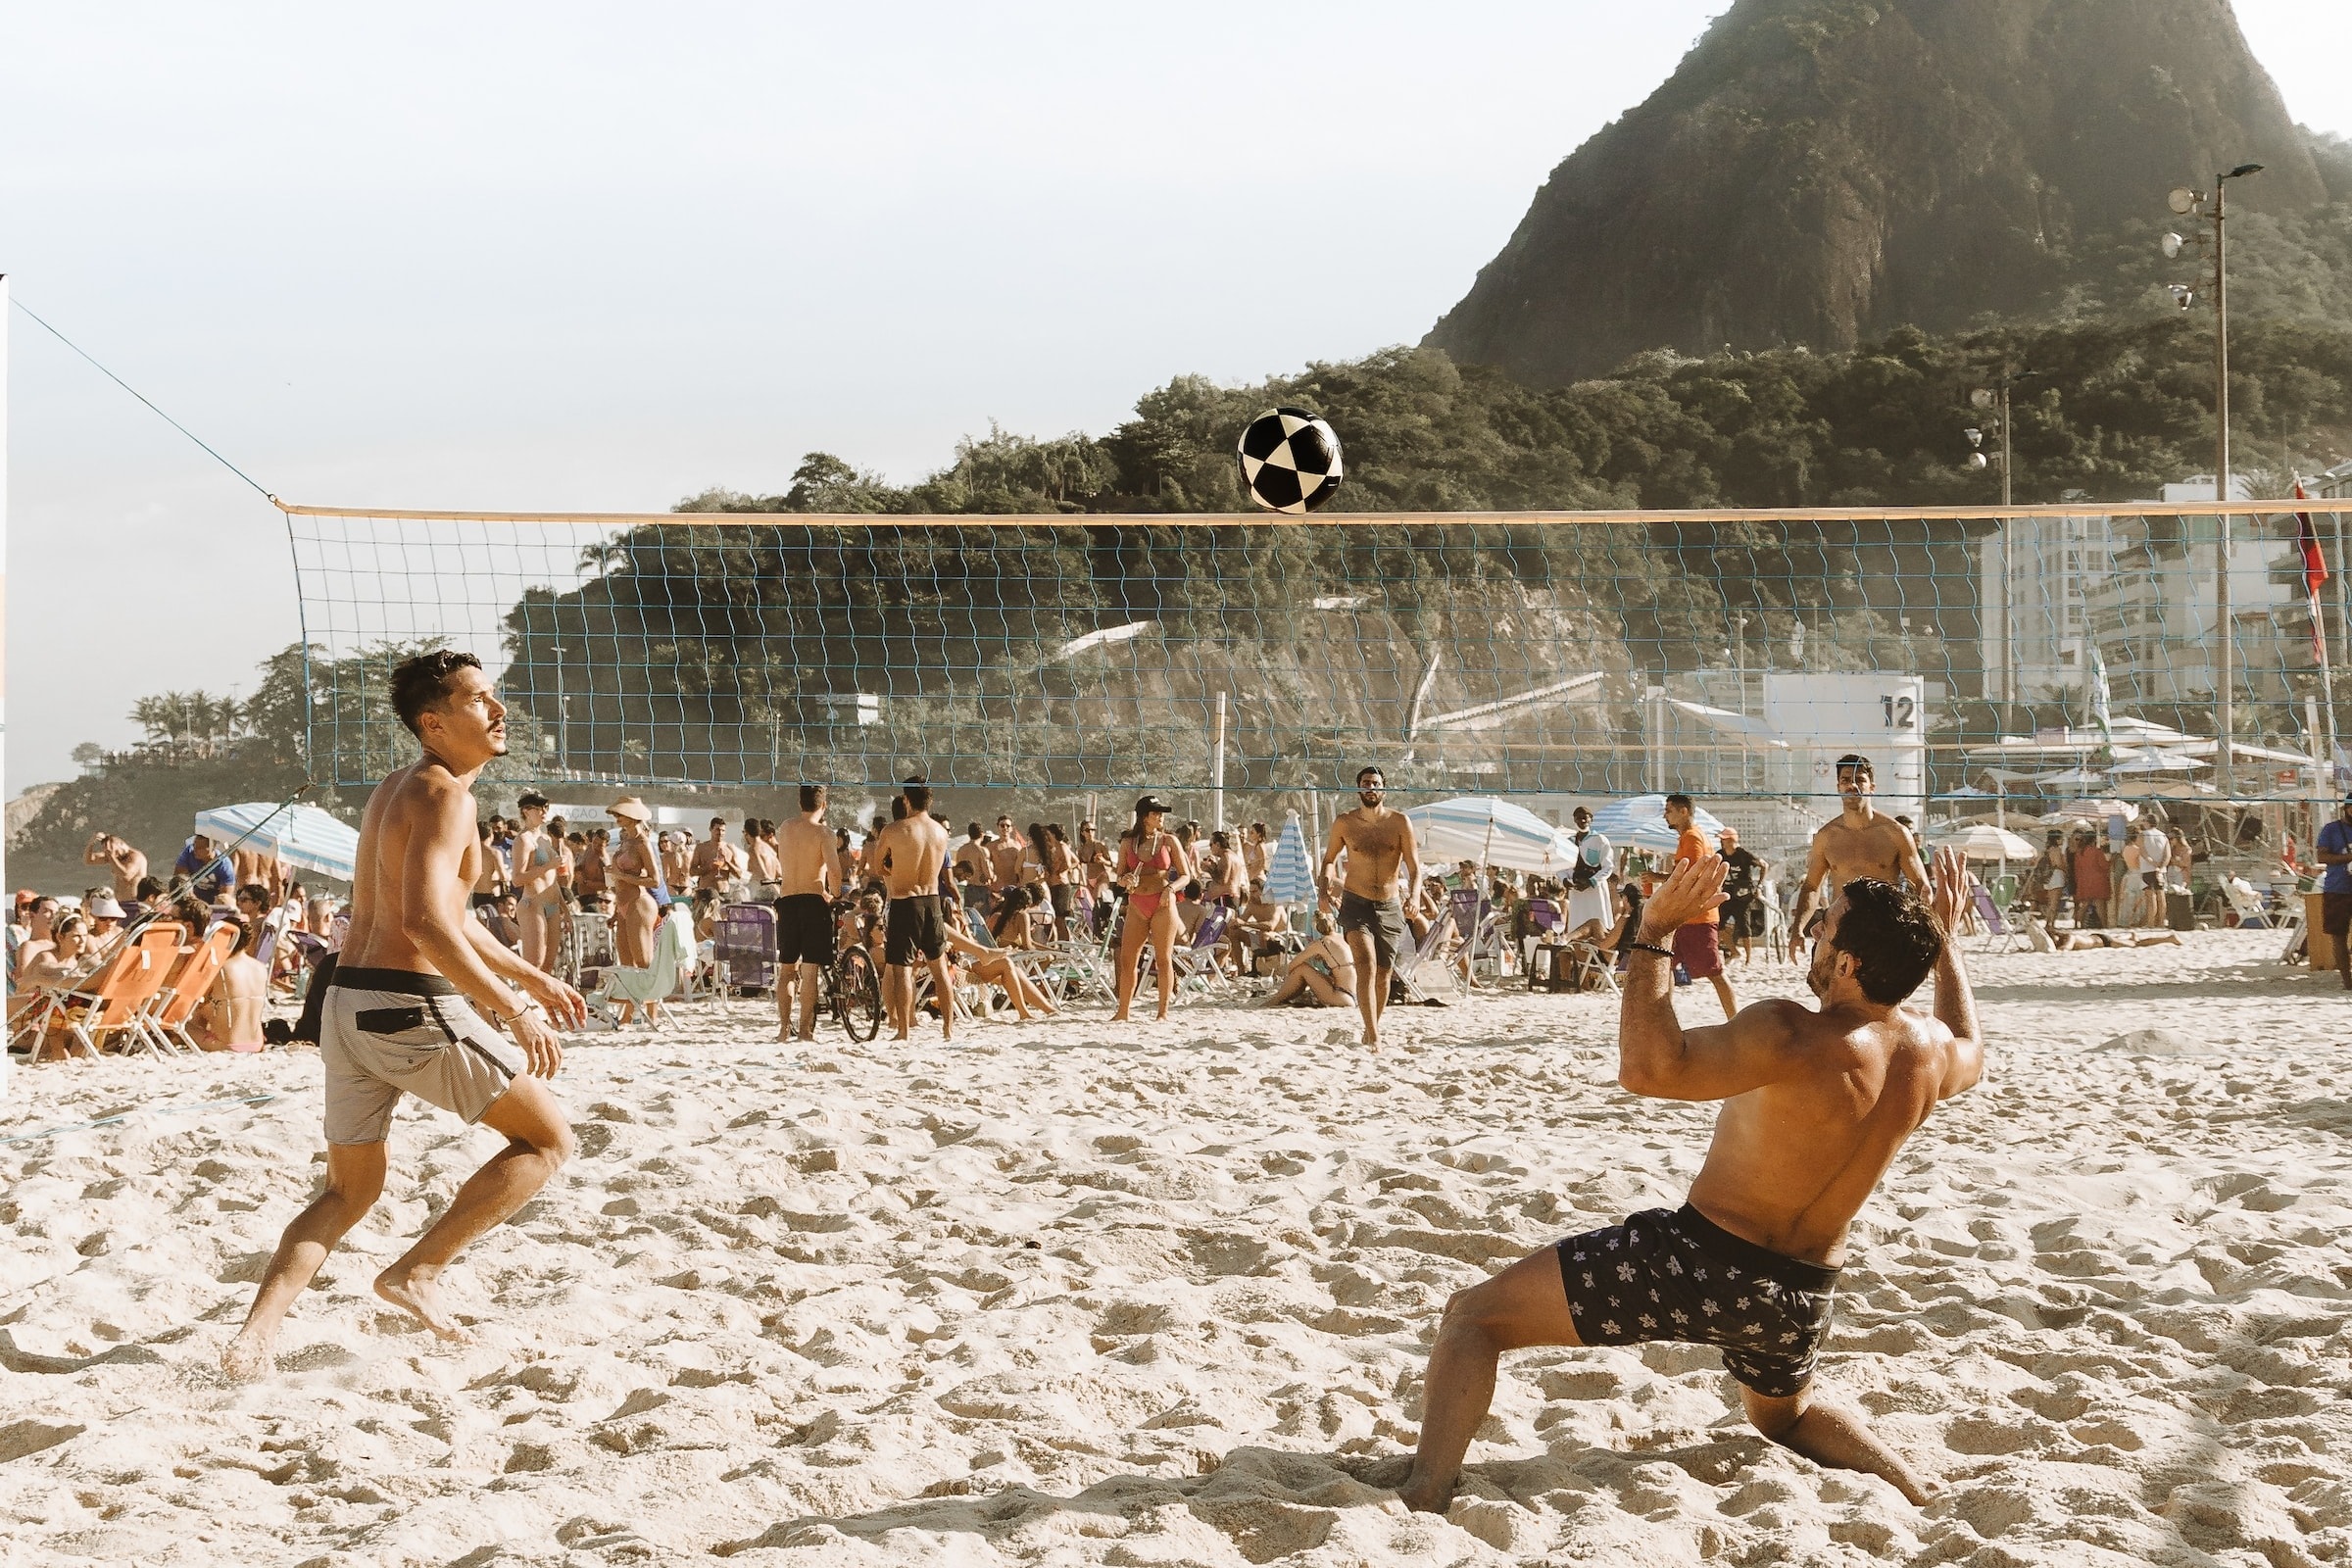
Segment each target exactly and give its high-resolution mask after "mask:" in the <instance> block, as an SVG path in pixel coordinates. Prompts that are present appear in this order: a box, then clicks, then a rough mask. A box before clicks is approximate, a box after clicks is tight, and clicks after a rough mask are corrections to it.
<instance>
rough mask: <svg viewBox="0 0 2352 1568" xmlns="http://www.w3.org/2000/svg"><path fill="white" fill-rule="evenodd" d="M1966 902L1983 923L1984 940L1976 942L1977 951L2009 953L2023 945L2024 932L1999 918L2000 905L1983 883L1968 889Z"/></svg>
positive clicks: (2024, 943)
mask: <svg viewBox="0 0 2352 1568" xmlns="http://www.w3.org/2000/svg"><path fill="white" fill-rule="evenodd" d="M1968 902H1969V905H1970V907H1972V908H1974V909H1975V910H1976V911H1977V918H1978V919H1979V920H1982V921H1983V922H1984V923H1985V940H1984V941H1983V942H1981V943H1980V944H1978V947H1977V951H1978V952H1979V953H2011V952H2014V951H2016V950H2017V949H2018V948H2021V947H2024V946H2026V945H2027V943H2026V934H2025V932H2024V930H2023V929H2022V928H2021V927H2019V926H2014V925H2011V924H2010V923H2009V922H2008V921H2006V920H2004V919H2002V918H2001V907H2000V906H1999V905H1997V904H1995V903H1994V902H1993V899H1992V893H1991V890H1990V889H1988V888H1986V887H1985V885H1984V884H1983V883H1981V882H1980V883H1978V884H1977V885H1976V886H1974V887H1972V888H1970V889H1969V890H1968Z"/></svg>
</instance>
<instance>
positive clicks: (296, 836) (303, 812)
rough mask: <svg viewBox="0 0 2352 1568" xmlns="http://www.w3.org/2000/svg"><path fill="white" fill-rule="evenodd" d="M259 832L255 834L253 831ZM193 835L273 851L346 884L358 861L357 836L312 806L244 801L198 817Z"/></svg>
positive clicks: (357, 832) (345, 824)
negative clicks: (240, 841)
mask: <svg viewBox="0 0 2352 1568" xmlns="http://www.w3.org/2000/svg"><path fill="white" fill-rule="evenodd" d="M257 827H258V828H259V831H258V832H257V831H255V829H256V828H257ZM196 831H197V832H199V833H201V834H203V835H204V836H205V837H206V838H209V839H211V840H212V841H213V843H214V844H215V845H216V846H220V845H225V844H228V843H230V842H232V841H233V840H236V839H239V838H245V835H246V834H248V833H251V834H252V835H253V836H252V837H251V838H246V839H245V842H246V843H247V844H248V845H250V846H251V847H252V848H254V849H257V850H274V851H276V852H277V854H278V856H279V857H280V858H283V859H284V860H285V862H286V863H287V864H288V865H298V866H301V867H302V868H303V869H304V870H306V871H317V872H319V873H320V874H321V875H324V876H331V877H333V878H335V879H336V880H337V881H340V882H349V881H351V880H352V878H353V876H354V875H355V874H356V872H357V868H358V865H359V858H360V830H359V829H358V828H355V827H353V826H352V825H351V824H350V823H348V822H345V821H343V820H342V819H341V818H340V817H335V816H330V815H328V814H327V813H326V812H324V811H321V810H320V809H319V808H317V807H316V806H277V805H274V804H273V803H271V802H269V801H247V802H245V803H244V804H242V805H239V806H216V807H214V808H212V809H210V810H206V811H199V812H197V813H196Z"/></svg>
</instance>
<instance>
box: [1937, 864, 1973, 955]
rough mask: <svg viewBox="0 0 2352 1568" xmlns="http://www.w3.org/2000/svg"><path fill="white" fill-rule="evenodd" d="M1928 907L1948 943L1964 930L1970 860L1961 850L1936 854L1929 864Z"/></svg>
mask: <svg viewBox="0 0 2352 1568" xmlns="http://www.w3.org/2000/svg"><path fill="white" fill-rule="evenodd" d="M1928 882H1929V893H1928V907H1929V909H1930V910H1931V911H1933V912H1934V914H1935V916H1936V924H1938V925H1940V926H1942V927H1943V934H1944V937H1945V939H1946V940H1947V941H1948V940H1949V939H1950V938H1951V937H1952V935H1953V934H1954V933H1955V932H1957V931H1958V930H1959V929H1960V916H1961V914H1962V913H1963V912H1964V911H1966V909H1967V908H1968V906H1969V897H1968V858H1967V857H1966V856H1964V855H1962V854H1961V853H1960V852H1959V851H1958V850H1955V849H1951V848H1948V847H1947V848H1945V849H1940V850H1937V851H1936V856H1935V858H1934V859H1932V860H1931V861H1929V863H1928Z"/></svg>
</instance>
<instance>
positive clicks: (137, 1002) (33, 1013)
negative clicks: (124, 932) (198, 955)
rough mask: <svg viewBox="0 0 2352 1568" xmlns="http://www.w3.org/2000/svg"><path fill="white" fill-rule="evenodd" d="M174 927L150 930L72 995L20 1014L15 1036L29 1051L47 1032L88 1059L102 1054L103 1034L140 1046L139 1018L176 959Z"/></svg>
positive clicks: (52, 995)
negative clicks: (26, 1037)
mask: <svg viewBox="0 0 2352 1568" xmlns="http://www.w3.org/2000/svg"><path fill="white" fill-rule="evenodd" d="M180 935H181V931H180V927H179V926H177V925H174V924H172V923H170V922H165V923H163V924H159V925H151V926H149V927H148V928H147V929H146V930H144V931H142V932H140V933H139V934H138V935H137V936H136V937H135V938H133V939H132V940H131V941H130V942H128V943H127V944H125V945H124V946H123V948H122V949H121V950H119V951H118V952H117V953H116V954H115V956H113V957H112V958H109V959H108V960H107V961H106V962H105V964H103V965H102V966H101V967H100V968H99V970H98V972H97V973H96V974H95V975H93V976H91V977H90V978H89V979H87V980H85V981H83V982H82V983H81V985H79V986H77V987H75V988H74V989H73V990H72V991H52V992H49V993H47V994H46V996H45V997H44V999H43V1001H42V1003H41V1005H38V1006H36V1007H32V1008H27V1009H26V1016H25V1022H23V1023H21V1024H20V1025H19V1026H18V1028H19V1030H20V1031H24V1030H26V1029H29V1030H30V1031H31V1033H32V1039H33V1049H34V1051H35V1052H36V1053H37V1052H38V1051H39V1049H40V1042H41V1041H42V1039H44V1038H45V1037H46V1036H47V1034H48V1032H49V1030H51V1029H52V1028H54V1029H57V1030H59V1031H61V1032H62V1033H63V1034H64V1035H65V1037H66V1040H67V1042H68V1044H69V1046H75V1045H77V1046H79V1047H81V1049H82V1051H83V1052H84V1053H85V1054H88V1055H89V1056H90V1057H91V1058H92V1059H95V1058H97V1057H98V1056H100V1055H102V1054H104V1046H105V1042H106V1039H107V1037H108V1036H109V1035H117V1034H123V1033H125V1032H127V1033H128V1034H129V1035H130V1037H131V1039H132V1040H133V1041H136V1042H140V1043H141V1044H144V1043H145V1036H143V1035H142V1034H140V1033H139V1025H138V1018H139V1014H140V1013H141V1012H142V1011H144V1010H145V1008H146V1006H147V1002H148V999H149V998H151V997H153V996H154V995H155V994H156V992H158V991H160V990H161V989H163V984H164V978H165V976H167V975H169V974H170V973H171V972H172V960H173V959H174V958H176V957H177V956H179V940H180Z"/></svg>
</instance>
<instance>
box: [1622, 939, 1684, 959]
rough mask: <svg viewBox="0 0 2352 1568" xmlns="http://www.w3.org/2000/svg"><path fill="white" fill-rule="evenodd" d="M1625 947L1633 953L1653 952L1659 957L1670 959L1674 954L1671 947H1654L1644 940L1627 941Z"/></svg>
mask: <svg viewBox="0 0 2352 1568" xmlns="http://www.w3.org/2000/svg"><path fill="white" fill-rule="evenodd" d="M1626 947H1627V948H1628V949H1629V950H1630V951H1632V952H1635V953H1654V954H1656V955H1657V956H1659V957H1661V958H1667V959H1671V958H1673V956H1674V950H1673V949H1672V948H1656V947H1652V946H1650V945H1649V944H1648V943H1646V942H1629V943H1627V944H1626Z"/></svg>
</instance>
